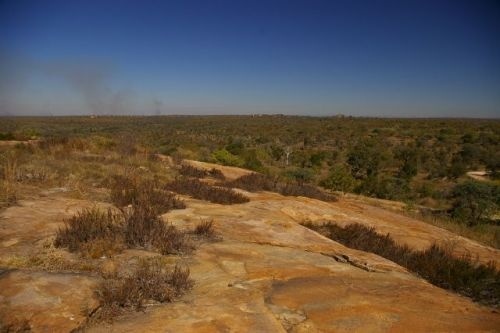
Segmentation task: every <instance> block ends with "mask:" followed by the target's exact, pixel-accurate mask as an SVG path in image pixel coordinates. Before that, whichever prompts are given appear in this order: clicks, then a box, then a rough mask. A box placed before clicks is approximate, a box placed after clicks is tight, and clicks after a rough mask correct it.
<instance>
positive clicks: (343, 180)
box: [321, 167, 356, 192]
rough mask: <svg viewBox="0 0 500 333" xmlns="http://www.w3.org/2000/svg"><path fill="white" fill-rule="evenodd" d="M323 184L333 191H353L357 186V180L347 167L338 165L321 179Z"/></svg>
mask: <svg viewBox="0 0 500 333" xmlns="http://www.w3.org/2000/svg"><path fill="white" fill-rule="evenodd" d="M321 185H322V186H323V187H325V188H327V189H330V190H333V191H341V192H351V191H352V190H353V189H354V187H355V186H356V180H355V179H354V177H352V175H351V173H350V172H349V170H347V169H346V168H344V167H336V168H333V169H332V170H331V171H330V174H329V175H328V177H327V178H325V179H323V180H322V181H321Z"/></svg>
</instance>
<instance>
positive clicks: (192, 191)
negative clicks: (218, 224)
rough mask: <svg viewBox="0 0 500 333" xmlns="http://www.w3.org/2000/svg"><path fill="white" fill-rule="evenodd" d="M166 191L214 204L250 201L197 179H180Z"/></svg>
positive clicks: (169, 185)
mask: <svg viewBox="0 0 500 333" xmlns="http://www.w3.org/2000/svg"><path fill="white" fill-rule="evenodd" d="M166 189H168V190H170V191H173V192H176V193H179V194H185V195H190V196H192V197H193V198H195V199H200V200H206V201H210V202H213V203H218V204H223V205H231V204H239V203H245V202H248V201H250V200H249V199H248V198H247V197H246V196H244V195H243V194H240V193H237V192H235V191H233V190H231V189H227V188H223V187H215V186H210V185H208V184H205V183H202V182H200V181H199V180H198V179H196V178H180V179H176V180H175V181H173V182H170V183H168V184H167V185H166Z"/></svg>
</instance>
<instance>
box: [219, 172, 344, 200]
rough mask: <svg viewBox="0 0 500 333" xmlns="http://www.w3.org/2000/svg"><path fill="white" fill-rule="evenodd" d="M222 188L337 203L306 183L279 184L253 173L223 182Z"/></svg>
mask: <svg viewBox="0 0 500 333" xmlns="http://www.w3.org/2000/svg"><path fill="white" fill-rule="evenodd" d="M221 185H222V186H226V187H236V188H241V189H243V190H246V191H250V192H255V191H272V192H277V193H280V194H282V195H285V196H303V197H309V198H313V199H318V200H323V201H335V200H336V197H335V196H334V195H332V194H328V193H326V192H324V191H322V190H320V189H319V188H317V187H316V186H313V185H309V184H305V183H299V182H295V183H291V182H287V183H285V182H279V180H278V178H274V179H273V178H270V177H268V176H265V175H262V174H258V173H251V174H248V175H244V176H241V177H239V178H237V179H235V180H233V181H229V182H223V183H221Z"/></svg>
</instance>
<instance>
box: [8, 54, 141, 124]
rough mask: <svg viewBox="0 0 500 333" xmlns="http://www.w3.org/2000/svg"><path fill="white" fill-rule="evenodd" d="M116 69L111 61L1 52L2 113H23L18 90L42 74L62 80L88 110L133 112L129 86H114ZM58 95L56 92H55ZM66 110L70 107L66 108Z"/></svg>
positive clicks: (112, 112) (97, 111)
mask: <svg viewBox="0 0 500 333" xmlns="http://www.w3.org/2000/svg"><path fill="white" fill-rule="evenodd" d="M114 73H115V72H114V68H113V66H111V65H110V64H106V63H101V62H95V61H68V60H52V61H45V62H42V61H35V60H33V59H30V58H27V57H22V56H19V55H15V56H14V55H12V54H6V53H3V54H2V53H0V112H1V113H14V114H16V113H21V112H22V111H19V110H17V111H18V112H16V108H15V105H23V101H19V100H16V97H14V95H15V92H16V91H22V90H23V89H24V88H25V87H26V85H27V83H28V82H29V80H30V79H31V78H32V77H34V76H36V75H41V76H45V77H50V78H52V79H56V80H58V79H59V80H63V81H64V82H65V83H66V84H67V86H68V87H70V88H71V89H72V90H74V91H75V92H76V93H77V94H78V95H79V96H80V97H81V100H82V102H83V104H84V106H85V108H86V109H87V112H88V113H93V114H98V115H102V114H111V115H116V114H130V113H132V112H133V110H132V108H131V105H132V97H133V92H132V91H131V90H130V89H113V88H112V87H111V83H110V81H111V79H112V78H113V75H114ZM55 93H56V94H57V92H55ZM10 109H13V110H10ZM65 113H67V110H66V111H65Z"/></svg>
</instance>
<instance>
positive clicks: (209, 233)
mask: <svg viewBox="0 0 500 333" xmlns="http://www.w3.org/2000/svg"><path fill="white" fill-rule="evenodd" d="M191 233H192V234H193V235H194V236H196V237H201V238H204V239H207V240H212V241H216V240H221V239H222V238H221V237H220V236H219V235H218V234H217V233H216V232H215V228H214V220H213V219H202V220H201V221H200V222H199V223H198V224H196V225H195V227H194V228H193V230H192V231H191Z"/></svg>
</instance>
